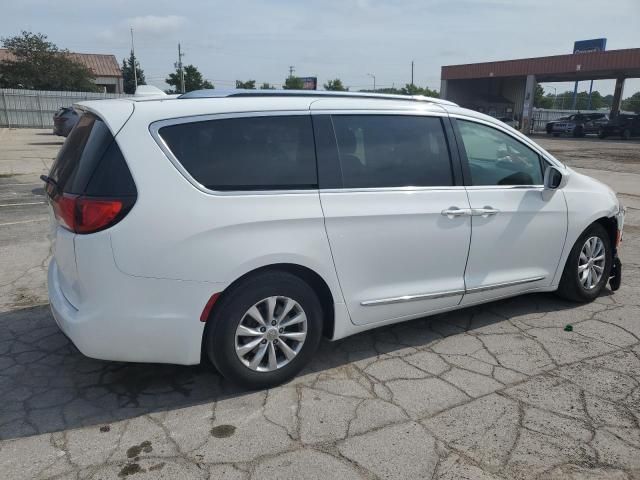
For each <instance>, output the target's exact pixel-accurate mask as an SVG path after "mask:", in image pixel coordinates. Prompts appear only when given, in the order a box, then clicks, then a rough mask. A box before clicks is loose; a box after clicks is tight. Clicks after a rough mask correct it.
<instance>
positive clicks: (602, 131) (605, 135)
mask: <svg viewBox="0 0 640 480" xmlns="http://www.w3.org/2000/svg"><path fill="white" fill-rule="evenodd" d="M598 138H602V139H604V138H607V134H606V133H605V132H604V130H600V131H599V132H598Z"/></svg>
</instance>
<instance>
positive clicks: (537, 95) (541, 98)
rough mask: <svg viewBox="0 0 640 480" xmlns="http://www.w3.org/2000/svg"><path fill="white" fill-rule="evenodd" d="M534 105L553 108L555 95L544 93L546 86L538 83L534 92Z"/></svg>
mask: <svg viewBox="0 0 640 480" xmlns="http://www.w3.org/2000/svg"><path fill="white" fill-rule="evenodd" d="M533 106H534V107H537V108H553V96H552V95H546V96H545V94H544V88H543V87H542V85H540V84H539V83H536V89H535V92H534V94H533Z"/></svg>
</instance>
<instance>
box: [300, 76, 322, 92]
mask: <svg viewBox="0 0 640 480" xmlns="http://www.w3.org/2000/svg"><path fill="white" fill-rule="evenodd" d="M300 80H302V83H303V87H302V89H303V90H317V89H318V77H300Z"/></svg>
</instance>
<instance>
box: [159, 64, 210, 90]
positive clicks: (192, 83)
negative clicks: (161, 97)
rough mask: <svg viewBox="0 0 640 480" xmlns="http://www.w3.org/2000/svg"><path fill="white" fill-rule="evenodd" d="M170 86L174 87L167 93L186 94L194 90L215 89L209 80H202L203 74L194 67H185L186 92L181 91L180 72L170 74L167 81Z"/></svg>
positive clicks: (177, 70)
mask: <svg viewBox="0 0 640 480" xmlns="http://www.w3.org/2000/svg"><path fill="white" fill-rule="evenodd" d="M165 82H166V83H167V84H168V85H171V86H172V87H174V88H173V89H171V90H168V91H167V93H186V92H191V91H193V90H202V89H205V88H215V87H214V86H213V84H212V83H211V82H210V81H209V80H205V79H204V78H202V74H201V73H200V72H199V71H198V69H197V68H196V67H195V66H193V65H187V66H185V67H184V92H182V91H181V90H180V70H179V69H176V71H175V72H174V73H170V74H169V77H167V78H166V79H165Z"/></svg>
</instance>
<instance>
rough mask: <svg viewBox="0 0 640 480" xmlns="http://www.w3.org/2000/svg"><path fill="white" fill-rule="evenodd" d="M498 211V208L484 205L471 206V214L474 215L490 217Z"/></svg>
mask: <svg viewBox="0 0 640 480" xmlns="http://www.w3.org/2000/svg"><path fill="white" fill-rule="evenodd" d="M497 213H500V210H498V209H497V208H493V207H484V208H472V209H471V215H473V216H474V217H485V218H486V217H490V216H491V215H495V214H497Z"/></svg>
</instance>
